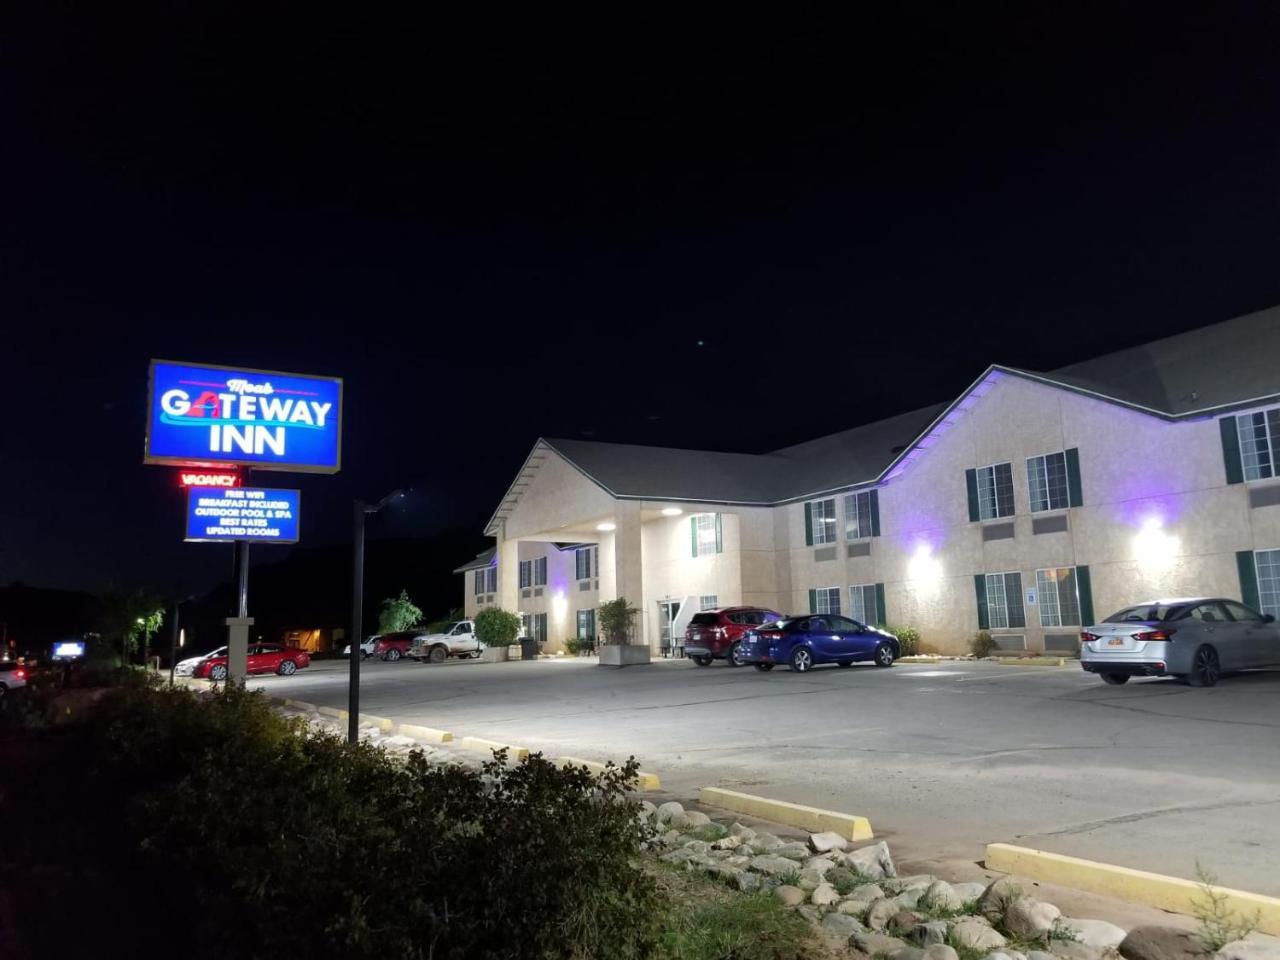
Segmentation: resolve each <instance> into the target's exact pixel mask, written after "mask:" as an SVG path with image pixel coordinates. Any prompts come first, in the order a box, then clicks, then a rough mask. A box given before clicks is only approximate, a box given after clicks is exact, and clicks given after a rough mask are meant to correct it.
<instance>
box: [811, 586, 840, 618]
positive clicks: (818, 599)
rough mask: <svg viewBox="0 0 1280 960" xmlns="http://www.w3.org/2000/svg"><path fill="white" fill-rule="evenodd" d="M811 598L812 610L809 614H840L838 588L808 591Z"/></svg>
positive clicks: (820, 588)
mask: <svg viewBox="0 0 1280 960" xmlns="http://www.w3.org/2000/svg"><path fill="white" fill-rule="evenodd" d="M809 593H810V595H811V596H812V597H813V609H812V610H810V611H809V612H810V613H839V612H840V588H839V587H819V588H818V589H817V590H810V591H809Z"/></svg>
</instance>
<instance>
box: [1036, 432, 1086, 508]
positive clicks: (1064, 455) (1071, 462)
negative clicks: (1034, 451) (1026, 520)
mask: <svg viewBox="0 0 1280 960" xmlns="http://www.w3.org/2000/svg"><path fill="white" fill-rule="evenodd" d="M1027 490H1028V491H1029V492H1030V494H1031V512H1032V513H1038V512H1039V511H1041V510H1065V509H1066V508H1067V507H1078V506H1080V504H1081V503H1082V500H1081V496H1080V454H1079V451H1077V450H1076V448H1075V447H1072V448H1071V449H1070V450H1063V451H1062V452H1061V453H1046V454H1044V455H1043V456H1039V457H1028V458H1027Z"/></svg>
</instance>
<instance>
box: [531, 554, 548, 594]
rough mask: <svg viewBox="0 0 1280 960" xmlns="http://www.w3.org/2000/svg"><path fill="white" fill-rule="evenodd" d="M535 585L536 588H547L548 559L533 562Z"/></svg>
mask: <svg viewBox="0 0 1280 960" xmlns="http://www.w3.org/2000/svg"><path fill="white" fill-rule="evenodd" d="M533 585H534V586H535V587H545V586H546V585H547V558H546V557H537V558H536V559H535V560H534V561H533Z"/></svg>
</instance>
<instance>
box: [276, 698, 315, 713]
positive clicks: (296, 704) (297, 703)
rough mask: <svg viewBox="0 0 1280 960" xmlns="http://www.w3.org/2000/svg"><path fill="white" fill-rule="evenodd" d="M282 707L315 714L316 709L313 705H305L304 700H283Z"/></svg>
mask: <svg viewBox="0 0 1280 960" xmlns="http://www.w3.org/2000/svg"><path fill="white" fill-rule="evenodd" d="M284 705H285V706H286V707H289V708H291V709H293V710H305V711H306V712H307V713H315V712H316V710H317V709H318V708H317V707H316V705H315V704H314V703H307V701H305V700H285V701H284Z"/></svg>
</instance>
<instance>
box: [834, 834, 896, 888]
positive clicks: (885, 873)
mask: <svg viewBox="0 0 1280 960" xmlns="http://www.w3.org/2000/svg"><path fill="white" fill-rule="evenodd" d="M844 862H845V865H846V866H848V867H850V868H852V869H853V870H855V871H857V872H858V873H861V874H862V875H863V876H864V877H869V878H870V879H872V880H879V879H881V878H883V877H893V876H897V870H895V869H894V866H893V857H891V856H890V855H889V845H888V844H887V843H884V842H883V841H881V842H880V843H877V844H873V845H872V846H870V847H861V848H860V849H857V850H852V851H849V852H846V853H845V855H844Z"/></svg>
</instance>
